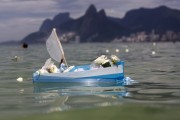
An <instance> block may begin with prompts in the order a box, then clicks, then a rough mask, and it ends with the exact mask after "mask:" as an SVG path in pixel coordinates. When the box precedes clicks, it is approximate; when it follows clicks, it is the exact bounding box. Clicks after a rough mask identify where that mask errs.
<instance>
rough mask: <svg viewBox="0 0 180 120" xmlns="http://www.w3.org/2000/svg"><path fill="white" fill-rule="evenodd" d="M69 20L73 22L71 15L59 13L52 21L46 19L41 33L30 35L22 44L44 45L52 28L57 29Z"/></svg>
mask: <svg viewBox="0 0 180 120" xmlns="http://www.w3.org/2000/svg"><path fill="white" fill-rule="evenodd" d="M69 20H70V21H71V20H73V19H72V18H70V15H69V13H59V14H58V15H56V16H55V17H54V18H53V19H52V20H51V19H46V20H45V21H44V22H43V23H42V25H41V26H40V29H39V31H37V32H33V33H30V34H29V35H27V36H26V37H24V38H23V40H22V41H21V43H28V44H29V43H44V42H45V40H46V39H47V38H48V36H49V34H50V32H51V30H52V28H54V27H55V28H57V26H59V25H61V24H63V23H65V22H67V21H69Z"/></svg>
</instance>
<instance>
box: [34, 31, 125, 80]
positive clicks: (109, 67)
mask: <svg viewBox="0 0 180 120" xmlns="http://www.w3.org/2000/svg"><path fill="white" fill-rule="evenodd" d="M46 47H47V50H48V52H49V54H50V56H51V58H53V59H54V60H56V61H57V62H61V60H62V59H63V60H64V61H65V64H66V66H68V65H67V62H66V59H65V57H64V51H63V49H62V45H61V43H60V40H59V39H58V36H57V34H56V30H55V29H53V30H52V33H51V35H50V37H49V38H48V39H47V41H46ZM113 57H114V56H113ZM102 58H103V59H104V58H105V59H104V61H103V62H104V64H102ZM114 58H115V59H113V61H111V64H110V62H109V61H108V60H107V59H106V56H104V55H102V56H101V57H99V58H98V59H96V60H95V64H96V65H95V66H94V65H92V64H89V65H81V66H70V67H69V68H67V69H66V70H64V71H63V72H60V70H59V69H58V68H57V67H56V66H55V67H54V68H53V70H55V72H52V71H51V72H47V71H46V72H42V71H43V70H42V69H41V70H38V71H36V72H35V73H33V82H90V83H92V82H93V83H95V82H119V81H122V80H123V79H124V62H123V61H120V60H119V59H118V58H117V57H116V56H115V57H114ZM50 63H51V60H50V59H49V60H47V61H46V63H45V66H46V67H44V68H45V69H47V68H48V67H47V66H52V64H51V65H49V64H50ZM112 63H113V64H112ZM47 64H48V65H47Z"/></svg>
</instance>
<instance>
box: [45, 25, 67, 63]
mask: <svg viewBox="0 0 180 120" xmlns="http://www.w3.org/2000/svg"><path fill="white" fill-rule="evenodd" d="M46 47H47V51H48V52H49V55H50V56H51V58H52V59H54V60H56V61H57V62H61V59H64V60H65V57H64V51H63V49H62V45H61V43H60V41H59V39H58V36H57V34H56V29H55V28H54V29H53V30H52V33H51V35H50V36H49V38H48V39H47V41H46ZM65 63H66V60H65ZM66 65H67V63H66Z"/></svg>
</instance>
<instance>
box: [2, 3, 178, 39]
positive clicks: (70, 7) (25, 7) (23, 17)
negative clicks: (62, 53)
mask: <svg viewBox="0 0 180 120" xmlns="http://www.w3.org/2000/svg"><path fill="white" fill-rule="evenodd" d="M90 4H94V5H95V6H96V8H97V9H98V10H99V9H102V8H104V9H105V11H106V13H107V15H108V16H115V17H119V18H122V17H123V16H124V14H125V13H126V12H127V11H128V10H131V9H137V8H140V7H145V8H154V7H157V6H160V5H166V6H168V7H171V8H175V9H180V0H0V42H2V41H8V40H21V39H22V38H24V37H25V36H26V35H28V34H29V33H31V32H35V31H38V29H39V27H40V25H41V23H42V21H43V20H45V19H46V18H53V17H54V16H55V15H57V14H58V13H60V12H70V13H71V17H74V18H77V17H79V16H81V15H83V14H84V12H85V10H86V9H87V8H88V7H89V5H90Z"/></svg>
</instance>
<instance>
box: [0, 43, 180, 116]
mask: <svg viewBox="0 0 180 120" xmlns="http://www.w3.org/2000/svg"><path fill="white" fill-rule="evenodd" d="M62 46H63V48H64V52H65V57H66V60H67V62H68V64H69V65H82V64H90V63H92V61H93V60H94V59H96V58H97V57H99V56H100V55H102V54H105V55H107V56H110V55H111V54H114V55H117V56H118V57H119V58H120V59H121V60H122V61H124V62H125V76H126V77H127V78H128V79H131V80H134V81H133V82H131V84H129V85H124V86H121V85H117V86H115V85H105V86H103V85H101V84H95V85H84V84H75V83H74V84H70V83H62V84H33V82H32V74H33V72H35V71H36V70H37V69H39V68H41V67H42V66H43V65H44V63H45V61H46V59H48V58H49V57H50V56H49V54H48V52H47V50H46V47H45V45H44V44H43V45H29V47H28V48H27V49H24V48H22V47H21V46H20V45H1V46H0V101H1V102H0V118H2V117H3V118H6V116H9V115H10V116H20V115H34V114H41V113H45V114H49V113H52V112H61V111H69V110H75V111H76V110H79V109H88V108H95V109H96V108H101V107H103V106H112V107H113V106H116V105H121V104H123V105H128V104H130V103H135V104H136V103H138V104H146V105H148V104H153V105H154V106H158V105H160V104H162V105H164V106H166V105H167V106H171V107H173V106H180V43H154V44H153V43H87V44H63V45H62ZM15 56H17V57H18V59H16V60H15V59H14V58H15ZM55 64H56V65H58V63H56V62H55ZM19 77H22V78H23V81H21V82H18V81H17V78H19Z"/></svg>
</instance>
